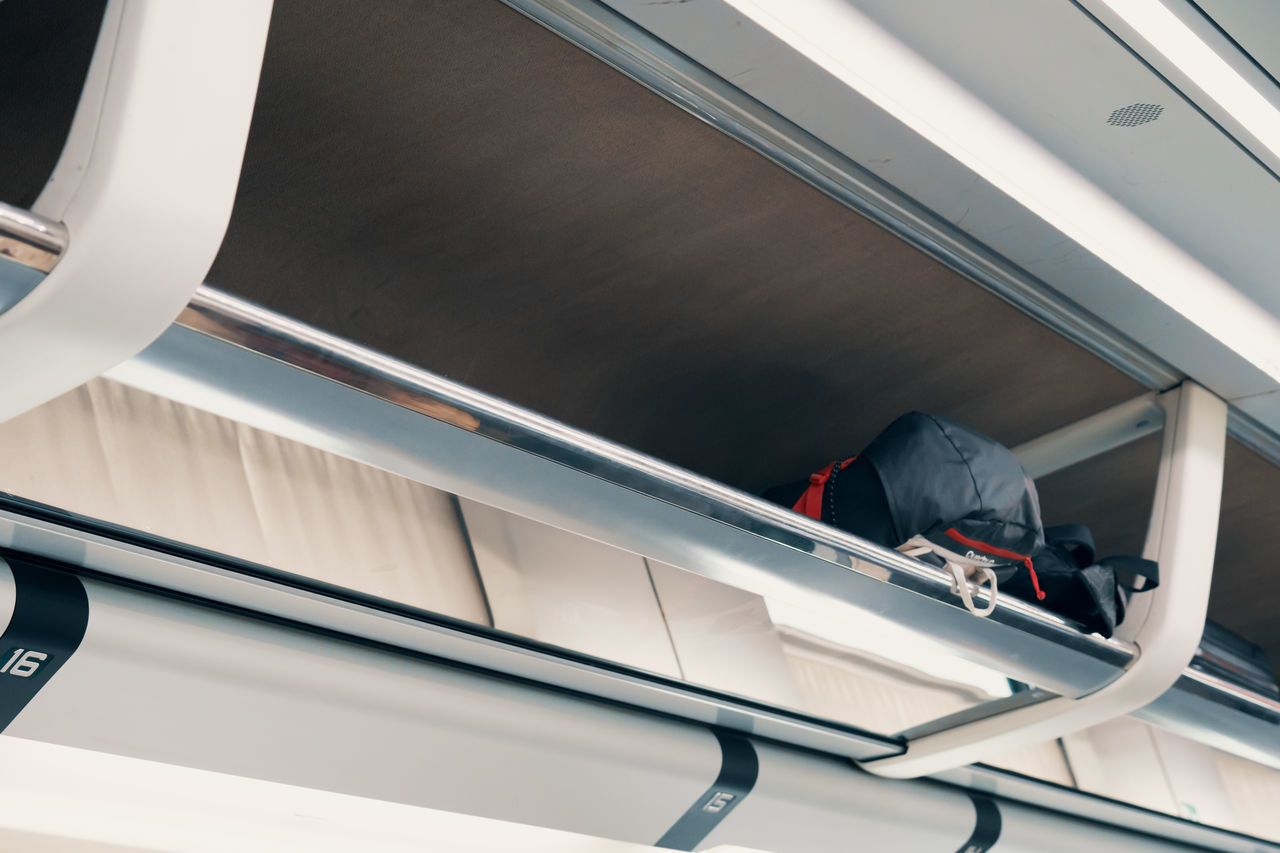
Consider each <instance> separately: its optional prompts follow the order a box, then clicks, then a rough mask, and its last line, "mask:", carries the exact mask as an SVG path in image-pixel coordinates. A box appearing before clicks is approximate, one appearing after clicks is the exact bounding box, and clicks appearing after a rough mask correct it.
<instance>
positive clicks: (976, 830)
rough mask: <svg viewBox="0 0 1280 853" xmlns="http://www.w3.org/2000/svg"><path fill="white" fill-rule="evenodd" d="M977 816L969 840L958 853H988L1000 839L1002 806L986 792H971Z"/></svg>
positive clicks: (961, 846)
mask: <svg viewBox="0 0 1280 853" xmlns="http://www.w3.org/2000/svg"><path fill="white" fill-rule="evenodd" d="M969 799H971V800H973V810H974V812H975V813H976V818H975V820H974V824H973V832H972V833H970V834H969V840H968V841H966V842H965V843H964V844H962V845H960V849H959V850H957V851H956V853H986V851H988V850H990V849H991V848H992V847H994V846H995V845H996V842H997V841H999V840H1000V828H1001V825H1002V821H1001V820H1000V807H999V806H998V805H996V801H995V800H993V799H991V798H990V797H988V796H986V795H985V794H970V795H969Z"/></svg>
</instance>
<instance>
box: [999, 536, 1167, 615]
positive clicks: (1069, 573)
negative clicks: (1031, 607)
mask: <svg viewBox="0 0 1280 853" xmlns="http://www.w3.org/2000/svg"><path fill="white" fill-rule="evenodd" d="M1044 538H1045V544H1044V547H1042V548H1041V549H1040V550H1038V551H1037V552H1036V553H1035V554H1033V555H1032V558H1031V563H1032V566H1033V567H1034V569H1035V576H1036V579H1037V580H1038V581H1039V583H1038V584H1037V585H1033V584H1032V583H1030V582H1029V580H1028V577H1027V576H1026V575H1027V574H1029V573H1018V572H1014V571H1010V570H1008V569H1005V570H997V571H996V575H997V577H998V578H999V581H1000V589H1001V591H1003V592H1007V593H1009V594H1010V595H1013V596H1016V597H1018V598H1021V599H1024V600H1026V601H1032V602H1036V603H1038V604H1041V605H1042V606H1044V607H1045V608H1047V609H1049V610H1052V611H1053V612H1055V613H1057V614H1059V615H1060V616H1065V617H1066V618H1068V619H1070V620H1072V621H1073V622H1076V623H1077V624H1079V625H1080V626H1081V627H1082V628H1083V629H1084V630H1085V631H1090V632H1096V633H1098V634H1101V635H1102V636H1104V637H1110V636H1111V635H1112V634H1114V633H1115V629H1116V626H1117V625H1119V624H1120V623H1121V622H1122V621H1124V614H1125V608H1126V607H1127V606H1128V603H1129V596H1130V595H1132V594H1133V593H1134V592H1138V591H1145V590H1150V589H1154V588H1155V587H1156V585H1157V584H1158V583H1159V582H1160V577H1159V569H1158V567H1157V565H1156V564H1155V563H1154V562H1152V561H1151V560H1143V559H1140V558H1138V557H1104V558H1103V559H1101V560H1099V559H1097V558H1096V553H1095V549H1094V545H1093V534H1092V533H1090V532H1089V528H1087V527H1085V526H1084V525H1083V524H1063V525H1059V526H1055V527H1047V528H1045V531H1044Z"/></svg>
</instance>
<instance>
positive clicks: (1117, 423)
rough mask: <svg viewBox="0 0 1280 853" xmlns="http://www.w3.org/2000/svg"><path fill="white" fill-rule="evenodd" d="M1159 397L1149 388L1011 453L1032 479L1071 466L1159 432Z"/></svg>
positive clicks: (1019, 446) (1161, 408) (1027, 443)
mask: <svg viewBox="0 0 1280 853" xmlns="http://www.w3.org/2000/svg"><path fill="white" fill-rule="evenodd" d="M1158 397H1159V395H1158V394H1157V393H1156V392H1155V391H1149V392H1147V393H1146V394H1143V395H1142V396H1140V397H1134V398H1133V399H1132V400H1129V401H1127V402H1124V403H1121V404H1119V405H1118V406H1112V407H1111V408H1109V409H1106V410H1104V411H1101V412H1098V413H1097V414H1096V415H1091V416H1089V417H1087V418H1084V419H1083V420H1079V421H1076V422H1075V423H1073V424H1067V425H1066V426H1064V427H1062V428H1060V429H1055V430H1054V431H1053V432H1050V433H1046V434H1045V435H1042V436H1040V437H1039V438H1036V439H1032V440H1031V441H1028V442H1026V443H1025V444H1019V445H1018V446H1017V447H1015V448H1013V454H1014V455H1015V456H1017V457H1018V461H1019V462H1021V463H1022V467H1023V468H1024V469H1026V472H1027V473H1028V474H1030V475H1031V478H1032V479H1034V480H1038V479H1040V478H1041V477H1044V476H1047V475H1049V474H1052V473H1054V472H1055V471H1061V470H1062V469H1063V468H1070V467H1071V466H1072V465H1075V464H1076V463H1078V462H1083V461H1085V460H1086V459H1091V458H1093V457H1094V456H1100V455H1101V454H1103V453H1106V452H1107V451H1108V450H1114V449H1116V448H1117V447H1121V446H1123V445H1125V444H1128V443H1129V442H1131V441H1137V440H1138V439H1140V438H1142V437H1143V436H1147V435H1151V434H1152V433H1155V432H1159V431H1160V429H1161V427H1163V426H1164V408H1163V407H1162V406H1161V404H1160V402H1159V400H1158Z"/></svg>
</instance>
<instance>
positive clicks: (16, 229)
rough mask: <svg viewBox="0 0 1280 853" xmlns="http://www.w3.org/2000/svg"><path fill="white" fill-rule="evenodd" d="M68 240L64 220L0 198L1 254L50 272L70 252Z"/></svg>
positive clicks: (33, 267)
mask: <svg viewBox="0 0 1280 853" xmlns="http://www.w3.org/2000/svg"><path fill="white" fill-rule="evenodd" d="M68 241H69V237H68V234H67V229H66V227H65V226H64V225H63V224H62V223H60V222H54V221H52V220H49V219H45V218H44V217H43V216H39V215H37V214H34V213H32V212H31V211H29V210H23V209H22V208H19V207H13V206H12V205H8V204H5V203H3V202H0V258H3V259H6V260H10V261H15V262H17V263H19V264H21V265H22V266H24V267H28V268H30V269H33V270H37V271H39V272H44V273H47V272H49V271H51V270H52V269H53V268H54V266H55V265H57V263H58V260H59V259H60V258H61V257H62V255H63V253H64V252H66V250H67V243H68Z"/></svg>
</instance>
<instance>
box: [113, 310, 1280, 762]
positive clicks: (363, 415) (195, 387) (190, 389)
mask: <svg viewBox="0 0 1280 853" xmlns="http://www.w3.org/2000/svg"><path fill="white" fill-rule="evenodd" d="M299 367H301V368H303V369H301V370H300V369H298V368H299ZM110 377H111V378H113V379H115V380H117V381H122V382H125V383H126V384H131V385H134V386H136V387H139V388H142V389H145V390H148V391H150V392H153V393H157V394H161V395H164V396H168V397H171V398H173V399H175V400H178V401H180V402H184V403H187V404H190V405H193V406H195V407H198V408H203V409H206V410H210V411H215V412H217V413H219V414H222V415H225V416H227V417H232V418H235V419H237V420H241V421H243V422H245V423H248V424H251V425H254V426H257V427H260V428H263V429H266V430H270V431H274V432H277V433H280V434H283V435H287V436H290V437H292V438H295V439H297V440H299V441H302V442H304V443H307V444H311V445H313V446H316V447H320V448H321V449H325V450H328V451H331V452H334V453H338V454H340V455H343V456H346V457H348V458H352V459H355V460H357V461H360V462H364V463H367V464H371V465H375V466H378V467H381V468H383V469H386V470H389V471H392V472H394V473H397V474H400V475H402V476H405V477H408V478H411V479H415V480H418V481H421V482H425V483H428V484H430V485H434V486H436V487H438V488H441V489H445V490H447V491H450V492H453V493H455V494H458V495H460V496H463V497H467V498H470V499H473V500H476V501H479V502H481V503H485V504H488V505H491V506H495V507H498V508H500V509H503V510H506V511H508V512H511V513H514V514H517V515H521V516H524V517H528V518H531V519H534V520H537V521H540V522H542V523H545V524H549V525H552V526H554V527H557V528H560V529H563V530H567V531H571V532H574V533H577V534H579V535H582V536H586V537H589V538H592V539H595V540H597V541H601V542H606V543H608V544H610V545H613V546H615V547H618V548H622V549H625V550H629V551H632V552H634V553H640V554H644V555H646V556H649V557H651V558H653V559H657V560H661V561H664V562H668V563H670V564H672V565H677V566H680V567H681V568H683V569H685V570H687V571H691V572H694V573H697V574H701V575H703V576H705V577H708V578H711V579H714V580H717V581H721V582H723V583H726V584H729V585H732V586H736V587H739V588H741V589H745V590H749V591H752V592H755V593H757V594H761V595H765V596H768V597H773V598H779V599H782V600H787V601H791V602H795V603H799V604H802V605H803V606H804V607H807V608H810V609H813V608H818V609H819V610H820V611H822V612H825V613H827V614H829V615H833V616H836V617H838V616H839V615H840V614H842V613H844V614H854V613H867V612H870V613H873V614H875V615H877V616H880V617H883V618H886V619H889V620H892V621H895V622H899V623H901V624H904V625H909V626H913V627H914V628H915V629H916V630H918V631H920V632H921V633H923V634H926V635H928V636H930V637H931V638H933V639H934V640H936V641H937V642H938V643H940V644H942V645H944V646H946V647H947V648H948V649H950V650H952V651H953V652H954V653H955V654H956V655H958V656H960V657H964V658H966V659H968V660H971V661H974V662H976V663H979V664H982V665H986V666H989V667H991V668H993V669H996V670H998V671H1000V672H1003V673H1006V674H1007V675H1009V676H1010V677H1012V678H1015V679H1018V680H1021V681H1025V682H1027V683H1031V684H1034V685H1036V686H1037V687H1039V688H1042V689H1043V690H1045V691H1048V692H1049V693H1050V694H1057V695H1058V696H1059V697H1063V698H1064V699H1065V700H1066V701H1072V700H1074V699H1075V698H1077V697H1082V696H1087V695H1089V694H1092V693H1094V692H1096V691H1099V690H1100V689H1101V688H1104V687H1105V686H1107V685H1108V684H1111V683H1113V682H1116V681H1117V679H1118V678H1119V676H1120V675H1121V673H1122V672H1124V671H1125V670H1126V668H1129V667H1130V666H1131V665H1132V664H1133V662H1134V661H1135V659H1139V656H1138V650H1137V647H1136V646H1135V643H1134V642H1133V641H1132V640H1124V639H1112V640H1106V639H1103V638H1101V637H1099V636H1097V635H1087V634H1084V633H1082V632H1081V631H1079V630H1078V629H1077V628H1075V627H1074V626H1073V625H1072V624H1070V623H1069V622H1068V621H1067V620H1065V619H1062V618H1061V617H1058V616H1056V615H1054V614H1052V613H1049V612H1047V611H1044V610H1042V609H1040V608H1037V607H1035V606H1032V605H1030V604H1026V603H1024V602H1021V601H1017V600H1012V599H1009V598H1008V597H1002V598H1001V599H1000V600H999V601H998V602H997V605H996V608H995V612H994V613H993V614H992V616H991V617H990V618H988V619H979V618H975V617H973V616H972V615H971V614H969V613H968V612H967V611H965V610H963V609H962V608H961V607H959V606H958V605H957V604H956V600H955V598H954V597H953V596H952V594H951V592H950V583H949V577H948V576H947V575H946V574H945V573H944V572H943V571H942V570H940V569H936V568H934V567H931V566H928V565H926V564H923V563H921V562H919V561H916V560H913V559H911V558H908V557H904V556H903V555H901V554H898V553H896V552H893V551H889V550H886V549H883V548H879V547H877V546H875V545H872V544H870V543H867V542H865V541H863V540H860V539H858V538H857V537H855V536H851V535H848V534H845V533H842V532H841V531H839V530H836V529H833V528H831V527H829V526H827V525H823V524H819V523H817V522H814V521H812V520H810V519H807V518H804V517H801V516H799V515H798V514H796V513H792V512H789V511H787V510H785V509H781V508H779V507H777V506H774V505H771V504H768V503H766V502H764V501H762V500H759V499H757V498H755V497H753V496H750V495H747V494H744V493H742V492H739V491H737V490H735V489H732V488H730V487H727V486H725V485H723V484H720V483H716V482H714V481H711V480H708V479H706V478H704V477H700V476H698V475H695V474H692V473H690V472H688V471H685V470H682V469H679V468H676V467H675V466H671V465H668V464H666V463H663V462H661V461H659V460H656V459H653V458H652V457H648V456H645V455H644V454H640V453H637V452H635V451H632V450H629V449H627V448H624V447H620V446H618V445H616V444H613V443H611V442H608V441H605V440H603V439H600V438H598V437H595V436H591V435H589V434H586V433H583V432H580V431H578V430H575V429H573V428H571V427H568V426H566V425H565V424H562V423H559V422H556V421H554V420H551V419H549V418H545V417H542V416H540V415H537V414H535V413H532V412H529V411H527V410H524V409H521V408H519V407H517V406H514V405H511V404H508V403H505V402H503V401H501V400H497V399H495V398H492V397H490V396H488V395H485V394H483V393H481V392H479V391H476V390H475V389H471V388H468V387H466V386H463V385H460V384H458V383H455V382H451V381H449V380H446V379H443V378H442V377H439V376H435V375H433V374H430V373H428V372H426V371H423V370H420V369H417V368H414V367H412V366H410V365H407V364H404V363H402V362H398V361H396V360H394V359H391V358H387V357H384V356H381V355H379V354H376V353H373V352H370V351H368V350H366V349H363V348H361V347H359V346H356V345H354V344H351V343H349V342H346V341H343V340H341V339H338V338H335V337H333V336H330V335H327V334H325V333H323V332H320V331H318V330H315V329H313V328H310V327H307V326H305V325H303V324H301V323H297V322H295V321H292V320H290V319H288V318H285V317H282V316H280V315H278V314H274V313H272V312H270V311H266V310H264V309H261V308H259V307H257V306H253V305H251V304H249V303H246V302H244V301H242V300H239V299H237V298H234V297H231V296H228V295H226V294H223V293H220V292H218V291H215V290H212V289H210V288H203V289H202V290H201V291H200V293H199V294H198V295H197V298H196V299H195V300H194V301H193V303H192V305H191V306H190V307H189V308H188V310H187V311H186V312H185V313H184V314H183V316H182V318H181V320H180V323H179V324H178V325H175V326H174V327H173V328H172V329H170V331H169V332H167V333H166V334H165V336H164V337H162V338H161V340H160V341H158V342H157V343H156V344H155V345H153V346H152V347H151V348H149V349H148V350H146V351H145V352H144V353H143V354H142V355H140V356H139V357H138V358H136V359H134V360H132V361H131V362H128V363H126V364H125V365H122V366H121V367H119V368H117V369H116V370H114V371H113V372H112V373H111V374H110ZM1177 398H1180V400H1181V402H1180V403H1179V402H1178V399H1177ZM1195 405H1205V406H1209V407H1210V408H1211V410H1212V409H1213V408H1214V407H1215V405H1216V407H1217V412H1216V414H1217V415H1221V417H1215V418H1214V419H1213V420H1214V422H1211V423H1208V424H1207V428H1206V423H1205V422H1204V421H1203V420H1202V421H1201V425H1200V426H1201V429H1200V434H1201V436H1204V435H1206V434H1209V435H1212V434H1213V433H1215V432H1216V433H1217V434H1218V435H1219V438H1220V439H1221V438H1223V437H1224V435H1223V427H1224V424H1225V406H1222V405H1221V404H1220V403H1217V402H1216V401H1214V400H1213V399H1212V395H1208V394H1206V393H1205V392H1203V391H1201V390H1200V389H1193V391H1192V392H1191V394H1190V395H1186V394H1181V395H1180V394H1178V393H1175V394H1173V395H1168V396H1166V397H1165V398H1164V399H1163V400H1160V401H1157V400H1156V399H1154V398H1152V397H1147V398H1143V399H1142V400H1140V401H1135V403H1133V404H1126V405H1125V406H1122V407H1118V408H1117V410H1114V411H1112V412H1108V413H1104V414H1103V415H1100V416H1098V418H1097V419H1091V423H1089V424H1086V425H1085V426H1084V427H1081V429H1085V427H1087V428H1088V429H1092V430H1094V431H1095V432H1096V431H1097V430H1098V429H1099V428H1100V424H1101V425H1107V424H1109V427H1108V428H1107V429H1103V430H1101V432H1102V433H1104V434H1106V435H1109V436H1111V438H1108V439H1107V440H1106V441H1102V442H1096V443H1094V445H1093V446H1094V448H1095V451H1096V449H1097V448H1103V449H1105V447H1106V446H1115V443H1116V442H1117V441H1121V440H1122V439H1124V437H1125V436H1128V437H1130V438H1136V437H1139V436H1140V435H1145V434H1146V433H1148V432H1150V430H1151V429H1152V419H1151V418H1152V415H1153V414H1158V412H1159V411H1160V410H1162V409H1170V408H1172V409H1173V410H1174V411H1175V412H1177V411H1178V409H1179V408H1182V409H1186V408H1187V407H1189V406H1195ZM1219 421H1221V422H1222V423H1218V422H1219ZM1184 423H1187V422H1186V421H1184ZM1156 426H1158V424H1156ZM1193 432H1194V430H1193ZM1116 435H1119V436H1120V437H1121V438H1120V439H1117V438H1115V436H1116ZM1061 438H1063V436H1058V439H1061ZM1183 440H1184V441H1185V440H1186V439H1185V433H1184V439H1183ZM1169 441H1173V439H1169ZM1167 443H1168V442H1167ZM1055 445H1056V446H1057V447H1058V450H1057V451H1054V450H1053V449H1052V448H1053V446H1055ZM1064 448H1065V449H1064ZM1020 450H1025V448H1023V449H1020ZM1039 452H1040V454H1041V458H1042V459H1045V458H1049V457H1052V456H1053V455H1054V453H1057V456H1058V457H1059V458H1058V463H1059V467H1061V466H1062V465H1065V464H1071V462H1070V458H1069V457H1072V455H1073V454H1074V455H1075V456H1076V457H1079V454H1080V453H1081V452H1083V451H1080V450H1078V449H1076V450H1072V449H1070V447H1069V446H1068V445H1067V444H1066V443H1063V442H1061V441H1058V440H1055V441H1054V442H1045V443H1041V444H1040V445H1039ZM1046 454H1047V456H1046ZM1166 455H1167V454H1166ZM1080 458H1083V457H1080ZM1038 464H1041V465H1042V466H1043V465H1050V464H1052V463H1047V462H1042V463H1038ZM1209 465H1210V468H1212V454H1210V457H1209ZM1219 471H1220V468H1219ZM1157 503H1158V504H1159V502H1157ZM1171 529H1172V528H1171ZM1210 542H1211V539H1210ZM1210 554H1211V551H1210ZM1162 562H1167V560H1162ZM1175 571H1176V570H1175ZM1203 582H1204V584H1205V589H1206V590H1207V578H1206V579H1203ZM1136 609H1137V608H1135V610H1136ZM1200 618H1203V610H1202V609H1201V610H1200ZM1182 621H1185V620H1182ZM1197 624H1198V623H1197ZM1194 633H1195V634H1196V636H1195V637H1193V638H1191V639H1190V640H1189V641H1188V642H1189V643H1190V647H1189V651H1188V652H1187V660H1186V661H1183V662H1180V663H1178V664H1177V666H1176V668H1175V669H1176V671H1175V672H1174V673H1173V677H1171V678H1170V682H1172V681H1174V680H1177V685H1175V686H1174V687H1173V689H1172V690H1171V691H1170V693H1169V694H1168V695H1167V696H1165V697H1162V698H1161V699H1160V701H1158V702H1155V703H1154V704H1151V705H1147V703H1148V702H1150V700H1151V699H1153V698H1155V696H1151V697H1149V698H1147V699H1145V700H1143V701H1141V702H1140V703H1139V704H1141V705H1147V707H1145V708H1137V709H1134V708H1125V709H1124V710H1123V711H1117V712H1116V713H1128V712H1134V713H1136V714H1137V715H1138V716H1141V717H1145V718H1148V719H1152V720H1153V721H1155V722H1158V723H1160V724H1162V725H1168V726H1171V727H1175V728H1177V729H1178V730H1179V731H1181V732H1183V733H1184V734H1188V735H1190V736H1192V737H1195V738H1197V739H1200V740H1204V741H1206V742H1211V743H1214V744H1215V745H1218V746H1220V747H1221V748H1225V749H1229V750H1231V751H1234V752H1237V753H1240V754H1243V755H1247V756H1249V757H1252V758H1254V759H1255V760H1263V761H1265V762H1266V763H1268V764H1271V765H1273V766H1280V746H1278V744H1280V738H1277V736H1276V735H1277V733H1278V732H1280V716H1276V711H1277V710H1280V709H1277V708H1275V707H1273V706H1274V705H1275V703H1274V702H1273V701H1272V700H1269V699H1268V698H1267V697H1263V696H1253V695H1246V693H1242V691H1241V690H1240V688H1237V687H1234V686H1232V685H1226V684H1217V683H1215V682H1214V681H1213V680H1212V679H1210V678H1207V677H1206V676H1205V675H1204V674H1203V673H1200V672H1198V671H1196V670H1193V669H1186V668H1185V665H1186V662H1187V661H1189V660H1190V657H1191V652H1192V651H1194V648H1195V644H1196V642H1197V641H1198V640H1199V636H1198V627H1197V628H1196V629H1195V630H1194ZM1138 640H1139V642H1141V637H1139V638H1138ZM1179 653H1180V652H1179ZM1166 666H1168V664H1166ZM1179 675H1181V677H1180V678H1179V677H1178V676H1179ZM1168 686H1169V685H1167V684H1166V685H1164V686H1163V687H1161V688H1160V691H1163V690H1164V688H1165V687H1168ZM1160 691H1157V695H1158V694H1159V692H1160ZM1242 700H1246V701H1242ZM1049 701H1054V700H1049ZM1044 704H1045V703H1044V702H1038V703H1035V704H1033V705H1030V706H1027V705H1024V706H1023V707H1024V708H1025V707H1032V708H1034V707H1037V706H1039V705H1044ZM1043 736H1045V737H1051V736H1053V735H1052V734H1044V735H1043ZM909 751H910V750H908V752H909ZM978 758H980V756H978ZM889 760H890V761H894V760H895V759H893V758H890V759H889ZM971 760H976V759H975V757H968V758H966V759H965V763H967V761H971ZM929 772H932V771H931V770H930V771H929Z"/></svg>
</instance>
